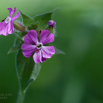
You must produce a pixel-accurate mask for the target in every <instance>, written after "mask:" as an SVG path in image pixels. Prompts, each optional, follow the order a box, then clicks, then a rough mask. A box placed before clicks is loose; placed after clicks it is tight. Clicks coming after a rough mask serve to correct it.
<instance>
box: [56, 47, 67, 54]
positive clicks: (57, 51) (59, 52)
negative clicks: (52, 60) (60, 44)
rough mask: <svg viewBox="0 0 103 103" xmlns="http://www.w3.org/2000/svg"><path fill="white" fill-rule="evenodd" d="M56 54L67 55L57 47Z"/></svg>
mask: <svg viewBox="0 0 103 103" xmlns="http://www.w3.org/2000/svg"><path fill="white" fill-rule="evenodd" d="M55 54H65V53H64V52H63V51H61V50H59V49H57V48H56V47H55Z"/></svg>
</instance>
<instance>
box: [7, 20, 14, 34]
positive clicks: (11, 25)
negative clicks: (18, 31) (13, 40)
mask: <svg viewBox="0 0 103 103" xmlns="http://www.w3.org/2000/svg"><path fill="white" fill-rule="evenodd" d="M7 30H8V34H13V33H14V27H13V22H12V20H11V21H10V23H8V24H7Z"/></svg>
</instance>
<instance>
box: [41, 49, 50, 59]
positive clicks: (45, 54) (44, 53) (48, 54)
mask: <svg viewBox="0 0 103 103" xmlns="http://www.w3.org/2000/svg"><path fill="white" fill-rule="evenodd" d="M41 51H42V54H43V57H44V58H51V56H52V55H51V53H48V52H46V51H45V49H41Z"/></svg>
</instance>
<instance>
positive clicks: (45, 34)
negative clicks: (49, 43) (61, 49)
mask: <svg viewBox="0 0 103 103" xmlns="http://www.w3.org/2000/svg"><path fill="white" fill-rule="evenodd" d="M48 35H49V31H48V30H43V31H41V33H40V42H42V43H43V42H44V41H45V40H46V37H47V36H48Z"/></svg>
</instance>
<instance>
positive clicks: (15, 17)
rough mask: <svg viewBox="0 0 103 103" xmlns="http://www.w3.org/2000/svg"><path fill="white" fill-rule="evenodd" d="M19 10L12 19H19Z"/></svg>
mask: <svg viewBox="0 0 103 103" xmlns="http://www.w3.org/2000/svg"><path fill="white" fill-rule="evenodd" d="M19 14H20V13H19V12H18V13H17V14H16V15H15V16H14V17H13V18H12V21H14V20H15V19H17V18H18V17H19Z"/></svg>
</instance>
